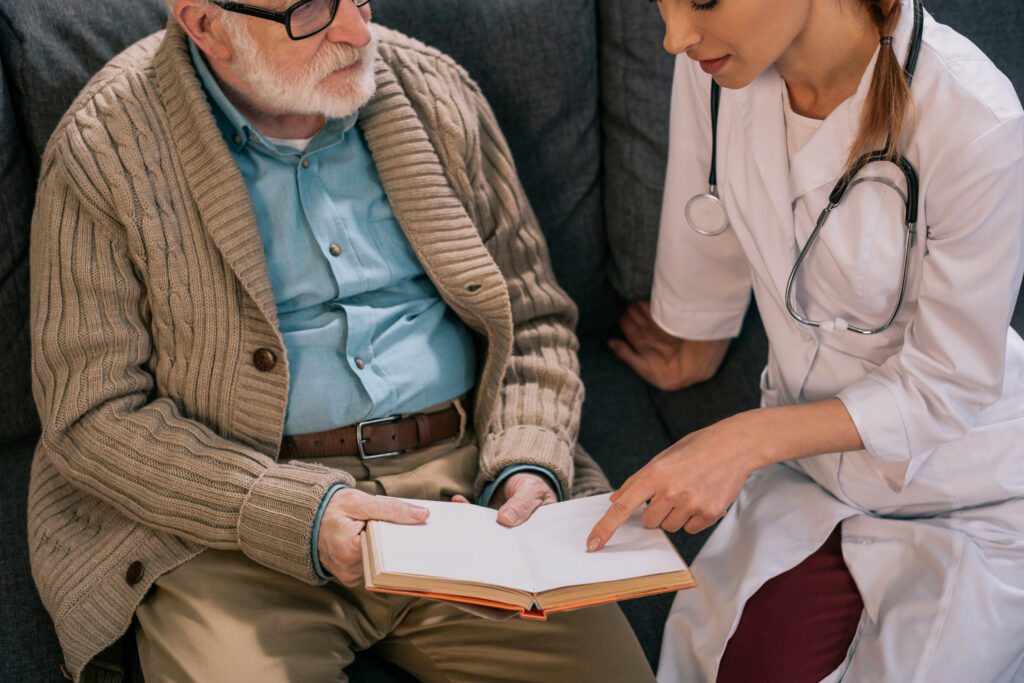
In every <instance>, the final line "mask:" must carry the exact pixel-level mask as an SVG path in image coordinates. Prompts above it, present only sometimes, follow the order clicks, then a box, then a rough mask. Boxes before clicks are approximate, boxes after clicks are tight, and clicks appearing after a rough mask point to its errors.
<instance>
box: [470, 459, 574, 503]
mask: <svg viewBox="0 0 1024 683" xmlns="http://www.w3.org/2000/svg"><path fill="white" fill-rule="evenodd" d="M519 472H530V473H532V474H539V475H541V476H542V477H544V478H545V479H546V480H547V482H548V483H549V484H551V490H552V491H554V492H555V496H556V497H557V498H558V500H559V502H561V501H562V500H563V499H564V496H563V495H562V484H561V483H560V482H559V481H558V477H557V476H555V473H554V472H552V471H551V470H549V469H548V468H547V467H544V466H542V465H533V464H528V463H523V464H520V465H509V466H508V467H506V468H505V469H503V470H502V471H501V472H499V473H498V476H497V477H495V478H494V481H492V482H490V483H489V484H487V485H486V486H484V490H483V491H481V492H480V497H479V498H478V499H477V503H478V504H480V505H483V506H485V507H486V506H487V505H488V504H490V502H491V498H493V497H494V494H495V492H497V490H498V489H499V488H500V487H501V485H502V484H504V483H505V482H506V481H507V480H508V478H509V477H511V476H512V475H513V474H517V473H519Z"/></svg>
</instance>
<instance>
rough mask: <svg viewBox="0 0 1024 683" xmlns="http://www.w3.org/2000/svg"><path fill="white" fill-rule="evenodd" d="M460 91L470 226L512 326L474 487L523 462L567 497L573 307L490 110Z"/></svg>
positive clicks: (572, 437) (576, 398)
mask: <svg viewBox="0 0 1024 683" xmlns="http://www.w3.org/2000/svg"><path fill="white" fill-rule="evenodd" d="M465 87H466V89H467V98H468V100H469V102H470V103H471V104H472V106H473V107H474V110H475V120H474V121H473V124H474V125H473V130H474V132H475V133H476V137H475V139H474V140H473V141H474V142H475V143H476V148H475V149H474V148H473V147H470V148H469V152H470V157H469V163H468V169H469V175H470V179H471V182H472V186H473V190H474V199H475V201H476V205H477V209H476V213H477V221H478V223H479V226H478V229H479V230H480V232H481V234H482V235H483V236H484V243H485V244H486V246H487V249H488V251H489V252H490V253H491V256H492V257H493V258H494V261H495V262H496V263H497V265H498V268H499V269H500V270H501V273H502V275H503V276H504V278H505V282H506V284H507V287H508V295H509V303H510V306H511V311H512V325H513V331H512V332H513V337H512V349H511V353H510V355H509V359H508V364H507V366H506V369H505V374H504V377H503V381H502V383H501V385H500V388H499V389H498V397H497V400H496V403H495V406H496V409H495V411H494V415H493V419H492V421H491V423H490V426H489V429H488V432H487V434H486V436H485V437H484V438H483V439H482V443H481V474H480V481H481V482H485V481H489V480H491V479H493V478H494V477H496V476H497V475H498V473H500V472H501V470H502V469H504V468H505V467H508V466H509V465H514V464H520V463H529V464H534V465H540V466H543V467H546V468H548V469H550V470H551V471H552V472H554V473H555V474H556V476H557V477H558V478H559V480H560V481H561V484H562V487H563V490H564V491H571V486H572V482H573V474H574V472H573V449H574V446H575V443H576V436H577V433H578V430H579V420H580V409H581V406H582V403H583V384H582V381H581V380H580V377H579V361H578V359H577V355H576V353H577V350H578V346H579V344H578V342H577V339H576V335H575V333H574V329H575V326H576V322H577V309H576V305H575V304H574V303H573V301H572V300H571V299H570V298H569V296H568V295H567V294H566V293H565V291H564V290H562V288H561V287H559V285H558V282H557V281H556V280H555V275H554V272H553V271H552V268H551V260H550V257H549V256H548V248H547V243H546V242H545V240H544V236H543V234H542V233H541V230H540V226H539V224H538V223H537V217H536V216H535V215H534V213H533V209H532V208H531V207H530V203H529V200H528V199H527V197H526V193H525V192H524V190H523V187H522V185H521V184H520V182H519V178H518V176H517V174H516V169H515V164H514V162H513V160H512V154H511V152H510V151H509V148H508V145H507V144H506V142H505V138H504V136H503V135H502V133H501V131H500V129H499V128H498V124H497V121H496V120H495V117H494V114H493V112H492V111H491V108H490V106H489V105H488V103H487V101H486V100H485V99H484V97H483V95H482V94H481V93H480V91H479V90H478V89H477V88H476V86H475V84H473V83H467V84H466V85H465ZM570 495H571V494H570Z"/></svg>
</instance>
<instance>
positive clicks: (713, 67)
mask: <svg viewBox="0 0 1024 683" xmlns="http://www.w3.org/2000/svg"><path fill="white" fill-rule="evenodd" d="M697 61H698V62H700V68H701V69H703V70H704V72H705V73H709V74H711V75H712V76H714V75H715V74H716V73H718V72H719V71H721V70H722V69H723V68H724V67H725V63H726V62H728V61H729V55H726V56H724V57H719V58H718V59H699V60H697Z"/></svg>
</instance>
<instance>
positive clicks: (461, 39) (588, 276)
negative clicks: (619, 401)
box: [374, 0, 617, 335]
mask: <svg viewBox="0 0 1024 683" xmlns="http://www.w3.org/2000/svg"><path fill="white" fill-rule="evenodd" d="M374 21H376V22H378V23H380V24H383V25H385V26H389V27H391V28H395V29H398V30H399V31H402V32H403V33H406V34H408V35H411V36H413V37H415V38H418V39H419V40H422V41H423V42H425V43H427V44H428V45H432V46H434V47H436V48H438V49H440V50H442V51H443V52H446V53H448V54H449V55H451V56H452V57H454V58H455V60H456V61H457V62H459V63H460V64H462V65H463V66H464V67H465V68H466V70H467V71H468V72H469V74H470V76H472V77H473V79H474V80H476V81H477V83H479V84H480V88H481V90H482V91H483V93H484V95H485V96H486V97H487V99H488V101H489V102H490V104H491V107H492V108H493V109H494V112H495V115H496V117H497V119H498V123H499V124H500V125H501V128H502V132H503V133H504V134H505V137H506V138H507V140H508V142H509V147H510V148H511V149H512V154H513V157H514V158H515V161H516V166H517V168H518V170H519V174H520V177H521V179H522V181H523V185H524V188H525V190H526V194H527V196H528V197H529V198H530V202H531V203H532V205H533V209H534V211H535V212H536V214H537V217H538V219H539V221H540V225H541V228H542V229H543V230H544V234H545V236H546V237H547V240H548V244H549V246H550V248H551V258H552V263H553V265H554V269H555V274H556V275H557V277H558V280H559V282H560V283H561V285H562V286H563V287H564V288H565V289H566V290H567V291H568V293H569V295H570V296H572V298H573V299H574V300H575V301H576V303H577V304H578V305H579V306H580V333H581V335H583V334H587V333H588V332H589V331H591V330H594V329H598V328H601V327H607V326H608V325H609V324H610V323H611V322H612V321H613V320H614V316H615V305H616V303H617V302H616V299H615V297H614V295H613V292H612V290H611V288H610V287H609V286H608V281H607V278H606V277H605V275H604V272H605V265H606V258H607V254H606V251H607V241H606V239H605V236H604V223H603V221H602V212H603V210H602V206H601V148H600V145H601V135H600V118H599V114H598V107H599V102H598V94H599V72H598V61H597V59H598V46H597V18H596V15H595V11H594V3H593V1H592V0H562V1H561V2H550V0H487V1H486V2H471V1H467V0H403V1H402V2H390V1H389V2H381V3H380V4H379V5H377V6H374Z"/></svg>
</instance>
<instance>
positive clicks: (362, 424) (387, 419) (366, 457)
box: [356, 415, 403, 460]
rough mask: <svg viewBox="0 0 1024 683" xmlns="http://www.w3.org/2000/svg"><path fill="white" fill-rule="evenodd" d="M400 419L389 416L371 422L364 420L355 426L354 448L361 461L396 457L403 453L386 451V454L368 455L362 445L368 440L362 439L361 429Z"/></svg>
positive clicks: (397, 416)
mask: <svg viewBox="0 0 1024 683" xmlns="http://www.w3.org/2000/svg"><path fill="white" fill-rule="evenodd" d="M401 419H402V416H401V415H391V416H389V417H378V418H376V419H373V420H364V421H362V422H359V423H357V424H356V448H358V449H359V457H360V458H361V459H362V460H374V459H376V458H386V457H388V456H391V455H398V454H399V453H402V452H403V451H388V452H387V453H373V454H369V453H367V452H366V449H364V448H363V444H364V443H366V442H367V441H369V439H364V438H363V427H365V426H366V425H377V424H386V423H388V422H398V421H399V420H401Z"/></svg>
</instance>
